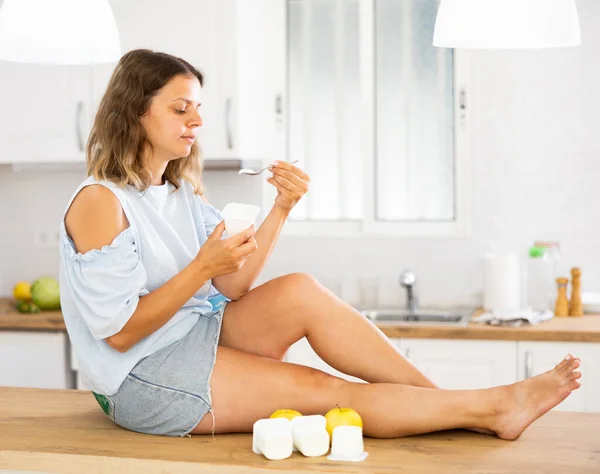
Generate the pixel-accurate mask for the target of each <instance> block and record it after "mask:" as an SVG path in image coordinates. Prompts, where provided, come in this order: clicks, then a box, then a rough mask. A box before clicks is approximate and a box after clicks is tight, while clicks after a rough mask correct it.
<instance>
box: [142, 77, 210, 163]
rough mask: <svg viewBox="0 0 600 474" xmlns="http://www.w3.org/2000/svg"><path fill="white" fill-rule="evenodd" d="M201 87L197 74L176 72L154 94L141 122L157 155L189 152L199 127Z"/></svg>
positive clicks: (169, 157) (177, 155) (175, 155)
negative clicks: (179, 73)
mask: <svg viewBox="0 0 600 474" xmlns="http://www.w3.org/2000/svg"><path fill="white" fill-rule="evenodd" d="M201 95H202V87H201V86H200V81H198V78H196V77H195V76H192V77H188V76H175V77H174V78H173V79H171V80H170V81H169V82H168V83H167V84H165V86H164V87H163V88H162V89H161V90H160V91H159V92H158V93H157V94H156V95H155V96H154V97H153V98H152V100H151V101H150V107H149V108H148V111H147V112H146V114H144V115H143V116H142V117H141V118H140V122H141V124H142V126H143V127H144V129H145V131H146V136H147V139H148V141H149V142H150V143H151V144H152V146H153V148H154V158H158V157H160V158H161V159H165V160H173V159H177V158H182V157H185V156H188V155H189V154H190V151H191V150H192V145H193V144H194V141H195V140H196V135H197V134H198V129H199V127H201V126H202V117H201V116H200V104H201Z"/></svg>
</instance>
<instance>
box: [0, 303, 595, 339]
mask: <svg viewBox="0 0 600 474" xmlns="http://www.w3.org/2000/svg"><path fill="white" fill-rule="evenodd" d="M378 327H379V328H380V329H381V330H382V331H383V333H384V334H385V335H386V336H388V337H396V338H400V337H404V338H423V339H479V340H490V339H491V340H506V341H569V342H600V315H585V316H582V317H580V318H553V319H551V320H550V321H546V322H544V323H541V324H538V325H535V326H523V327H519V328H510V327H496V326H488V325H484V324H475V323H471V324H469V325H468V326H466V327H453V326H419V325H414V326H410V325H394V324H385V323H379V324H378ZM0 330H14V331H20V330H25V331H27V330H32V331H65V330H66V329H65V322H64V319H63V317H62V313H61V312H60V311H42V312H41V313H38V314H21V313H18V312H17V311H16V310H15V309H14V306H13V304H12V302H11V301H10V300H8V299H0Z"/></svg>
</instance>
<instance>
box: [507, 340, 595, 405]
mask: <svg viewBox="0 0 600 474" xmlns="http://www.w3.org/2000/svg"><path fill="white" fill-rule="evenodd" d="M568 353H571V354H573V355H575V356H577V357H580V358H581V368H580V369H579V370H580V371H581V373H582V377H581V379H580V382H581V387H580V388H579V389H578V390H576V391H574V392H573V393H571V395H570V396H569V397H568V398H567V399H566V400H565V401H563V402H562V403H561V404H560V405H558V406H557V407H555V410H561V411H594V412H598V411H600V365H599V364H600V344H597V343H587V342H529V341H519V342H518V354H519V364H518V370H519V379H520V380H523V379H525V378H527V377H532V376H535V375H538V374H541V373H543V372H546V371H547V370H550V369H551V368H553V367H554V366H555V365H556V364H558V363H559V362H560V361H561V360H562V359H563V358H564V357H565V356H566V355H567V354H568Z"/></svg>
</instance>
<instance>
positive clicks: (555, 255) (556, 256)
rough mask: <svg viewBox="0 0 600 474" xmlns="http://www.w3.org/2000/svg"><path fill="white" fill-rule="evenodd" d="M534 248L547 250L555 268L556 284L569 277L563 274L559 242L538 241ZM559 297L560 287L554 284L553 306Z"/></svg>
mask: <svg viewBox="0 0 600 474" xmlns="http://www.w3.org/2000/svg"><path fill="white" fill-rule="evenodd" d="M533 246H534V247H544V248H545V249H546V254H547V255H548V258H549V259H550V260H551V261H552V268H553V275H554V281H555V282H556V279H557V278H560V277H565V276H568V275H565V274H564V273H562V272H563V269H562V268H561V261H560V245H559V243H558V242H554V241H547V240H536V241H535V242H534V243H533ZM557 297H558V287H557V286H556V284H554V287H553V290H552V301H553V304H554V303H555V302H556V298H557Z"/></svg>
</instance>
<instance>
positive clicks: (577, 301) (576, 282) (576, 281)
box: [569, 268, 583, 316]
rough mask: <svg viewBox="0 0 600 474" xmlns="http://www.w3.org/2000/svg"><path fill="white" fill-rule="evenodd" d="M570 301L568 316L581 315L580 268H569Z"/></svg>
mask: <svg viewBox="0 0 600 474" xmlns="http://www.w3.org/2000/svg"><path fill="white" fill-rule="evenodd" d="M571 278H572V280H573V283H572V285H571V302H570V304H569V316H583V303H582V302H581V270H580V269H579V268H572V269H571Z"/></svg>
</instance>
